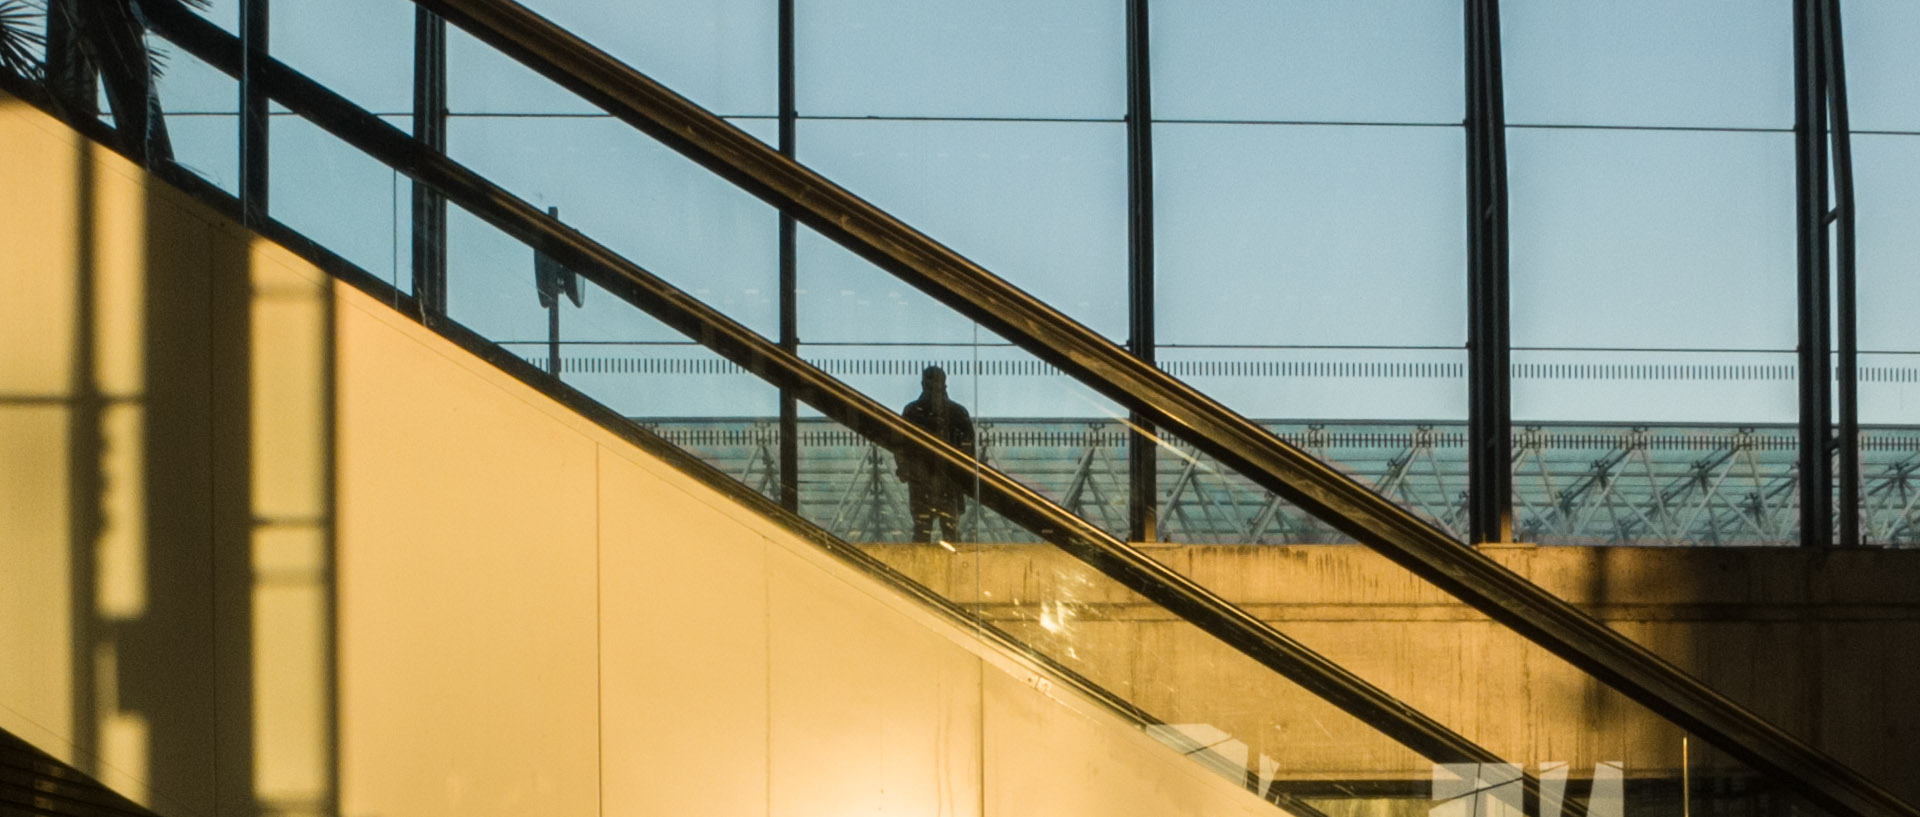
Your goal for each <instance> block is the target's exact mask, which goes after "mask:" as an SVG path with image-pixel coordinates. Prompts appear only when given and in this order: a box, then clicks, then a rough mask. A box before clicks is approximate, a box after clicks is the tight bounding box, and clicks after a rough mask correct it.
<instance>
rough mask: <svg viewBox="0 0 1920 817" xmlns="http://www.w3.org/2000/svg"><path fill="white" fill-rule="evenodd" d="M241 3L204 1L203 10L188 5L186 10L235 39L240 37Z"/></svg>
mask: <svg viewBox="0 0 1920 817" xmlns="http://www.w3.org/2000/svg"><path fill="white" fill-rule="evenodd" d="M241 2H243V0H206V2H204V3H202V5H204V6H205V8H195V7H194V6H192V5H190V4H189V5H188V6H187V8H191V9H193V10H194V12H195V13H197V14H199V15H200V16H202V17H205V18H207V19H209V20H212V21H213V22H215V23H218V24H219V25H220V27H221V28H223V29H226V31H227V33H228V34H232V35H234V36H236V37H237V36H239V35H240V4H241ZM269 22H271V21H269Z"/></svg>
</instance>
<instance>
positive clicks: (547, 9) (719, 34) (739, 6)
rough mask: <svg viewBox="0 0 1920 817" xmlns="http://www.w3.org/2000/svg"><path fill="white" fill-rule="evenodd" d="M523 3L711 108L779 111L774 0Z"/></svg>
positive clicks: (747, 112) (558, 0) (560, 0)
mask: <svg viewBox="0 0 1920 817" xmlns="http://www.w3.org/2000/svg"><path fill="white" fill-rule="evenodd" d="M524 5H526V6H527V7H528V8H530V9H533V10H534V11H536V12H539V13H540V15H541V16H543V17H546V18H547V19H549V20H552V21H554V22H555V23H558V24H560V25H561V26H562V27H564V28H566V29H567V30H568V31H572V32H574V33H575V34H577V35H579V36H581V37H585V38H587V39H588V40H590V41H591V42H592V43H593V45H594V47H596V48H599V49H601V50H603V51H606V52H607V53H609V54H612V55H613V56H614V57H616V58H618V59H619V60H620V61H621V62H624V63H626V64H628V65H631V66H633V67H634V68H636V69H639V71H640V72H641V73H644V74H646V75H647V76H650V77H652V78H654V79H655V80H658V81H660V82H661V83H662V84H665V85H666V86H667V87H669V88H672V89H673V90H674V91H675V92H676V93H678V94H680V95H681V96H684V97H686V98H688V99H691V100H693V101H694V102H697V103H699V104H700V105H702V106H704V107H705V108H707V109H708V110H710V111H714V112H716V113H720V114H724V115H728V116H739V115H758V116H773V115H775V114H777V113H778V112H779V102H778V99H777V98H776V95H777V93H778V90H779V78H778V76H777V73H776V72H777V71H778V64H777V59H778V55H779V43H778V42H777V40H776V37H777V36H778V34H777V28H778V24H779V17H778V16H777V14H778V6H777V5H776V4H775V2H774V0H699V2H687V0H629V2H621V3H607V2H602V0H532V2H527V3H525V4H524ZM454 75H455V76H461V74H459V73H458V72H456V73H455V74H454Z"/></svg>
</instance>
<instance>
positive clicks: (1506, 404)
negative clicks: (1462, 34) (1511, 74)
mask: <svg viewBox="0 0 1920 817" xmlns="http://www.w3.org/2000/svg"><path fill="white" fill-rule="evenodd" d="M1464 15H1465V18H1466V19H1465V24H1466V39H1467V45H1466V58H1467V86H1466V95H1467V119H1466V131H1467V133H1466V139H1467V222H1468V233H1467V236H1468V271H1467V274H1468V276H1469V282H1468V287H1467V290H1468V303H1467V310H1468V319H1467V323H1468V336H1467V354H1468V367H1467V371H1468V374H1467V391H1468V406H1469V408H1468V411H1469V415H1468V421H1467V434H1468V443H1467V449H1468V454H1467V458H1468V459H1467V471H1468V480H1467V482H1468V488H1467V496H1468V513H1467V528H1468V538H1469V541H1471V542H1474V543H1476V544H1478V543H1483V542H1506V541H1511V540H1512V538H1513V473H1512V457H1513V443H1512V439H1513V430H1512V403H1511V400H1510V398H1509V384H1508V378H1509V376H1510V374H1511V372H1510V369H1511V365H1510V363H1509V361H1510V359H1511V352H1510V351H1509V346H1510V344H1509V338H1508V335H1509V331H1508V324H1507V315H1508V282H1507V263H1506V260H1507V246H1506V230H1507V224H1506V209H1507V207H1506V168H1505V164H1506V150H1505V145H1506V134H1505V131H1506V121H1505V120H1506V116H1505V113H1504V108H1505V106H1504V105H1503V104H1502V100H1501V91H1500V82H1501V77H1500V42H1499V37H1500V33H1499V32H1500V28H1499V5H1498V3H1497V2H1496V0H1465V10H1464Z"/></svg>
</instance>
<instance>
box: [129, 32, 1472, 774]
mask: <svg viewBox="0 0 1920 817" xmlns="http://www.w3.org/2000/svg"><path fill="white" fill-rule="evenodd" d="M169 8H170V9H171V8H172V7H169ZM441 11H442V12H443V13H444V10H441ZM450 19H453V20H455V21H456V22H457V21H458V20H459V18H457V17H450ZM154 23H155V28H156V29H157V30H159V31H160V32H161V33H162V34H163V35H164V36H166V37H167V38H168V39H169V40H171V41H173V42H174V43H176V44H178V45H180V46H181V47H183V48H185V49H187V50H189V51H191V52H193V53H194V54H195V55H196V56H198V57H200V58H201V59H202V60H205V61H206V62H207V63H208V64H210V65H212V66H214V67H215V68H218V69H220V70H223V71H229V72H237V71H238V64H239V61H240V49H239V47H238V43H237V41H235V40H234V39H233V38H231V37H229V36H228V35H226V34H225V33H224V32H221V31H220V30H218V29H217V28H216V27H214V26H213V25H211V24H209V23H207V22H206V21H204V20H201V19H200V18H199V17H197V16H195V15H192V14H190V13H188V12H185V11H184V10H182V11H171V10H169V11H164V12H159V13H156V14H155V15H154ZM258 78H259V81H261V82H263V83H264V87H265V88H267V89H268V90H269V91H270V92H271V93H272V96H273V98H274V99H276V100H278V101H279V102H280V103H281V104H284V105H286V106H287V107H288V108H289V109H291V110H293V111H294V112H295V113H297V114H299V115H301V116H303V117H305V118H306V119H308V120H309V121H311V122H313V123H314V124H316V125H318V126H319V127H321V128H322V129H324V130H327V131H328V132H330V133H332V134H333V135H335V136H337V137H339V138H340V139H342V140H343V141H345V142H347V143H348V144H350V145H352V146H354V147H355V148H357V149H359V150H361V151H363V152H365V153H367V154H368V155H370V156H372V157H373V158H375V159H377V160H379V161H381V162H383V163H385V164H387V165H389V166H391V167H393V168H395V169H396V170H399V171H401V172H403V173H405V174H407V175H408V176H409V177H411V178H414V179H416V180H419V181H420V182H422V183H425V184H429V185H432V186H434V187H435V188H437V189H439V190H441V191H442V192H443V194H445V195H446V197H447V199H448V200H450V201H453V202H457V203H459V204H460V205H461V206H462V207H463V208H466V209H467V210H468V211H469V212H470V213H472V214H473V215H475V216H476V217H479V218H481V219H483V220H485V221H487V222H488V223H490V224H492V225H493V226H495V227H497V228H499V229H501V230H502V231H503V232H505V233H507V234H508V235H511V236H513V237H515V238H516V239H518V240H520V241H522V242H524V243H526V244H527V245H529V246H530V247H531V248H532V249H533V250H534V251H536V252H539V253H544V254H547V255H549V256H552V257H553V258H555V259H556V260H558V261H559V262H561V263H562V264H564V265H565V266H567V267H568V268H570V269H573V270H575V271H576V272H579V273H580V274H582V275H585V276H587V277H589V278H591V279H593V280H594V281H595V283H597V284H599V285H600V286H601V287H603V288H605V289H607V290H608V291H609V292H611V293H612V294H614V295H615V296H616V297H620V298H622V299H623V300H626V301H627V302H628V303H631V304H633V305H634V306H636V307H639V308H641V309H643V310H645V311H647V312H648V313H649V314H651V315H652V316H653V317H655V318H657V319H659V320H660V321H661V322H663V323H665V324H667V325H668V326H671V327H673V328H674V329H676V330H677V331H680V332H681V333H683V334H686V335H688V336H689V337H694V338H698V339H699V340H700V341H701V342H702V344H703V345H705V346H707V347H708V348H709V349H711V350H712V351H714V352H716V353H718V354H719V355H721V356H722V357H725V358H727V359H728V360H729V361H731V362H733V363H735V364H737V365H739V366H741V367H742V368H744V369H746V370H748V371H750V372H753V373H754V374H755V375H757V376H759V377H761V378H762V379H765V380H767V381H769V382H771V383H774V384H775V385H777V386H779V387H781V388H783V389H787V390H790V391H791V392H792V393H793V394H794V395H796V397H798V398H799V399H800V400H802V401H804V402H806V403H808V404H809V405H812V406H813V407H815V408H816V409H819V410H820V411H821V412H822V413H823V414H825V415H827V416H828V417H829V418H831V419H833V420H835V421H837V422H839V423H841V424H843V425H845V426H847V427H848V428H850V429H852V430H853V431H854V432H855V433H858V434H860V435H861V436H863V437H866V438H867V439H870V440H872V441H874V442H875V443H877V444H879V445H882V446H884V447H886V448H888V449H889V450H893V451H896V452H898V451H902V450H913V451H915V452H916V455H918V456H922V457H926V458H929V459H931V460H933V461H934V463H935V465H936V467H939V468H942V469H945V470H947V471H948V472H949V473H950V474H951V475H952V476H954V477H955V478H961V477H965V478H968V479H975V480H977V483H976V484H977V485H979V486H980V500H981V502H982V504H984V505H986V506H987V507H989V508H992V509H993V510H995V511H996V512H998V513H1000V514H1002V515H1004V516H1006V517H1008V518H1009V519H1011V520H1013V521H1014V522H1016V523H1018V524H1020V525H1022V526H1023V527H1026V528H1027V529H1029V530H1032V531H1034V532H1036V533H1039V534H1040V535H1041V536H1043V537H1045V538H1047V539H1048V541H1050V542H1052V543H1053V544H1055V545H1057V546H1059V547H1060V548H1062V549H1063V550H1065V551H1067V552H1068V553H1070V554H1072V555H1073V556H1074V557H1075V558H1077V559H1080V560H1081V561H1083V562H1085V563H1087V564H1088V565H1090V566H1092V567H1094V568H1095V569H1097V570H1099V571H1100V572H1102V573H1104V574H1106V575H1107V576H1109V577H1110V578H1112V579H1114V580H1115V581H1118V582H1120V583H1121V584H1122V585H1124V586H1126V587H1127V588H1129V589H1130V590H1133V591H1134V592H1137V593H1140V594H1141V595H1142V596H1144V597H1146V598H1148V599H1149V600H1151V601H1153V602H1155V603H1157V604H1159V605H1161V606H1162V607H1165V608H1166V609H1168V610H1169V611H1171V612H1173V613H1174V614H1176V615H1179V616H1180V617H1181V618H1183V619H1185V620H1186V621H1188V622H1190V623H1192V624H1194V625H1195V626H1196V627H1198V628H1200V629H1201V630H1203V631H1205V632H1207V633H1209V634H1211V635H1213V636H1215V637H1217V638H1220V639H1221V640H1222V641H1224V642H1226V643H1227V644H1229V645H1231V646H1233V647H1234V648H1235V649H1238V650H1239V651H1241V652H1242V653H1244V654H1246V655H1247V656H1248V657H1250V658H1252V659H1254V660H1255V661H1257V662H1259V663H1260V664H1262V665H1263V666H1265V667H1267V668H1268V669H1271V670H1273V671H1275V672H1277V673H1279V674H1281V675H1282V676H1284V677H1286V678H1288V679H1289V680H1291V681H1293V682H1294V683H1296V684H1299V685H1300V686H1301V687H1302V688H1304V689H1306V690H1307V691H1309V692H1311V693H1313V694H1314V695H1316V696H1319V697H1320V698H1322V699H1323V700H1326V701H1328V702H1329V703H1331V704H1333V705H1335V706H1337V707H1339V708H1341V709H1342V710H1344V711H1346V712H1348V713H1350V714H1352V715H1354V716H1355V717H1356V718H1359V719H1361V720H1362V721H1363V722H1366V723H1368V724H1370V725H1372V726H1373V727H1374V728H1376V729H1378V730H1380V731H1381V732H1382V733H1383V734H1385V735H1387V736H1388V737H1391V738H1393V739H1394V740H1396V741H1398V742H1400V743H1401V744H1402V745H1405V746H1407V747H1408V748H1410V749H1412V750H1413V751H1415V752H1418V753H1420V754H1421V755H1422V756H1425V757H1427V758H1429V759H1432V760H1434V761H1436V762H1482V763H1497V762H1501V761H1500V758H1499V757H1498V756H1497V755H1495V754H1493V753H1492V752H1490V751H1488V750H1486V749H1484V748H1481V747H1480V746H1478V745H1476V744H1474V743H1473V742H1471V741H1469V740H1467V739H1466V738H1464V737H1461V736H1460V735H1458V734H1456V733H1454V732H1452V731H1451V730H1449V729H1447V728H1446V727H1445V726H1443V725H1441V724H1440V723H1439V722H1437V721H1434V720H1432V719H1430V718H1428V717H1427V716H1425V715H1423V714H1421V713H1419V712H1417V711H1415V710H1413V709H1412V708H1411V707H1408V706H1407V705H1406V704H1404V703H1402V702H1400V701H1398V700H1396V699H1394V698H1393V697H1391V696H1389V695H1387V694H1386V693H1384V692H1382V691H1380V690H1378V689H1376V688H1374V687H1372V686H1371V685H1369V684H1367V682H1366V681H1364V680H1363V679H1361V678H1359V677H1358V676H1356V675H1353V674H1352V673H1350V672H1348V671H1347V670H1346V669H1344V668H1342V667H1340V666H1338V665H1336V664H1334V663H1332V662H1330V661H1328V660H1326V659H1325V658H1323V657H1321V656H1319V655H1318V654H1316V653H1314V652H1312V651H1311V650H1309V649H1307V648H1306V647H1304V646H1302V645H1301V644H1299V643H1298V642H1295V641H1293V640H1292V639H1289V638H1288V637H1286V636H1285V635H1283V634H1281V633H1280V632H1279V631H1277V630H1275V629H1274V628H1273V627H1272V626H1271V625H1268V624H1267V623H1265V622H1262V621H1260V620H1259V619H1257V618H1254V617H1253V616H1252V615H1250V614H1248V613H1246V612H1245V611H1243V610H1240V609H1239V608H1237V607H1235V606H1233V605H1232V604H1231V603H1229V602H1227V601H1225V600H1223V599H1221V598H1219V597H1218V596H1215V595H1213V594H1212V593H1211V592H1210V591H1208V590H1206V589H1205V588H1204V587H1201V586H1200V585H1198V584H1195V583H1194V582H1193V581H1191V580H1190V579H1187V578H1186V577H1184V576H1182V575H1180V574H1179V573H1177V572H1175V571H1173V570H1172V569H1170V568H1168V567H1166V566H1165V565H1162V564H1161V563H1159V562H1158V561H1155V560H1154V559H1152V558H1151V557H1148V556H1146V555H1145V554H1142V553H1141V552H1140V551H1138V550H1136V549H1134V548H1133V547H1131V546H1129V545H1127V544H1126V543H1123V542H1121V541H1119V540H1118V539H1115V538H1113V537H1112V536H1111V535H1109V534H1107V533H1105V532H1104V531H1102V530H1101V529H1100V528H1098V527H1097V526H1095V525H1093V524H1092V523H1090V522H1088V521H1086V520H1084V519H1082V518H1080V517H1078V516H1076V515H1074V514H1072V513H1069V512H1068V511H1066V510H1065V509H1063V508H1060V507H1059V506H1057V505H1055V504H1053V503H1051V502H1049V501H1047V500H1046V499H1045V498H1044V497H1041V496H1040V495H1039V494H1037V493H1035V492H1034V491H1033V490H1031V489H1030V488H1027V487H1026V486H1025V485H1023V484H1022V483H1020V482H1018V481H1016V480H1014V479H1012V478H1011V477H1008V476H1006V475H1005V474H1003V473H1001V472H999V471H997V470H994V469H991V468H982V467H980V466H979V465H978V464H977V463H975V461H974V460H973V459H972V458H970V457H969V456H967V455H966V454H965V453H963V452H961V451H960V450H959V449H957V448H954V447H953V446H951V445H949V444H947V443H945V442H943V441H942V440H941V439H940V438H939V437H937V436H934V435H933V434H930V433H928V432H927V431H925V430H923V429H921V428H919V427H918V426H915V425H913V424H912V423H909V422H907V421H906V420H904V419H903V418H901V417H900V415H898V414H896V413H894V412H893V411H891V410H890V409H888V408H887V407H885V406H882V405H880V404H878V403H876V402H874V401H873V400H872V399H871V398H869V397H867V396H866V395H865V394H863V393H861V392H860V391H858V390H856V389H853V388H852V387H849V386H847V385H845V384H843V383H841V382H839V381H838V380H835V379H834V378H833V377H832V376H830V375H828V374H826V373H825V372H823V371H821V370H820V369H818V368H816V367H814V366H813V365H811V364H808V363H806V362H805V361H803V360H800V359H799V358H798V357H796V356H794V355H792V354H790V353H788V352H786V351H785V350H783V349H781V348H780V345H779V344H777V343H774V342H771V341H768V340H767V339H766V338H764V337H762V336H761V335H759V334H758V333H756V332H754V331H752V330H751V329H748V328H747V327H745V326H742V325H740V324H739V323H737V322H735V321H733V320H732V319H731V318H729V317H727V316H726V315H724V314H722V313H720V312H718V311H717V310H714V309H713V308H711V307H709V306H707V305H706V304H704V303H702V302H700V301H698V300H697V299H695V298H693V297H691V296H689V295H688V294H686V293H685V292H683V291H681V290H679V289H678V288H676V287H674V286H673V285H671V284H669V283H667V282H666V281H664V280H662V279H660V278H659V277H657V276H655V275H654V274H653V273H651V272H649V271H647V270H646V269H644V268H642V267H640V266H638V265H636V264H634V263H633V262H631V261H628V260H627V259H625V258H622V257H620V256H619V255H617V254H615V253H613V252H612V251H610V250H608V249H606V248H605V247H603V246H601V245H599V244H598V243H596V242H594V241H592V240H591V239H588V238H586V237H585V236H583V235H581V234H579V233H578V232H576V231H574V230H572V229H571V228H569V227H567V226H565V225H563V224H561V223H560V222H559V221H557V220H555V219H554V218H552V217H551V216H549V215H548V214H546V213H544V212H542V211H541V210H539V209H538V208H536V207H534V206H532V205H531V204H528V203H527V202H525V201H523V200H521V199H519V198H517V197H515V196H514V195H513V194H512V193H510V192H508V191H506V190H504V189H502V188H500V187H498V186H497V185H494V184H493V183H491V182H489V181H487V180H486V179H484V178H482V177H480V176H479V175H478V174H475V173H474V172H473V171H471V170H469V169H467V168H466V167H464V166H462V165H460V164H458V163H456V162H454V161H453V160H451V159H450V158H448V157H447V156H446V155H445V154H444V153H443V152H439V151H435V150H432V149H430V148H428V147H426V146H425V145H423V144H422V143H421V142H420V141H419V140H416V139H414V138H412V137H410V136H408V135H407V134H405V133H402V132H401V131H399V130H398V129H396V128H394V127H393V126H391V125H389V124H387V123H386V122H384V121H382V120H380V119H379V118H378V117H375V116H373V115H372V114H370V113H368V112H366V111H364V110H362V109H360V108H359V107H357V106H355V105H354V104H353V103H352V102H350V101H348V100H346V99H344V98H342V97H340V96H339V95H337V94H334V93H333V92H332V91H330V90H327V89H326V88H324V87H323V86H320V85H318V84H317V83H314V82H313V81H312V80H310V79H308V78H306V77H305V76H303V75H301V74H299V73H298V72H296V71H293V70H292V69H290V68H288V67H286V66H285V65H284V64H281V63H279V62H277V61H274V60H270V59H269V60H265V61H263V64H262V65H261V66H260V72H259V74H258ZM716 121H717V120H716ZM733 132H734V133H738V134H739V135H741V136H745V134H744V133H739V132H738V131H733ZM748 138H751V137H748ZM772 155H775V156H777V155H779V154H777V153H772ZM271 226H273V227H274V228H275V230H276V231H280V230H284V228H279V227H278V226H277V225H271ZM306 243H308V244H310V242H306ZM341 263H342V264H344V262H341ZM347 266H350V265H347ZM353 277H355V278H356V279H360V280H359V281H358V283H359V284H360V285H362V286H366V285H367V282H366V281H365V279H366V278H368V277H369V276H365V275H364V274H359V275H355V276H353ZM441 323H442V325H441V326H438V327H436V328H437V329H438V330H439V331H441V332H442V333H444V334H450V335H454V336H468V337H470V338H477V336H472V335H471V333H469V332H465V330H463V329H461V328H460V327H458V325H457V324H454V323H453V322H452V321H443V322H441ZM456 339H458V338H456ZM478 342H479V343H481V344H486V341H484V339H479V340H478ZM486 345H491V344H486ZM487 357H488V358H489V359H490V360H492V361H493V362H495V363H496V364H500V365H505V366H508V367H509V368H510V369H512V370H525V369H528V368H530V367H528V365H527V364H526V363H525V362H524V361H520V360H518V359H517V358H514V357H513V356H512V355H510V354H508V353H506V352H504V351H502V350H498V349H495V350H494V351H493V352H491V353H489V354H488V355H487ZM546 385H547V386H548V387H549V388H551V389H566V387H565V386H564V384H561V383H559V382H557V381H554V382H551V383H548V384H546ZM573 394H575V395H577V393H573ZM591 403H592V401H591V399H590V398H586V397H584V396H577V400H576V401H575V405H576V407H581V408H583V410H586V411H587V413H588V414H589V415H590V416H593V417H595V419H601V420H618V422H619V423H620V424H622V425H625V426H631V425H632V424H631V423H630V422H627V421H626V420H625V418H618V417H617V415H613V414H612V412H611V411H609V410H607V409H605V408H604V407H592V406H591V405H590V404H591ZM632 430H633V431H639V430H638V429H637V428H636V429H632ZM651 439H654V440H655V441H657V438H651ZM658 444H659V445H662V446H668V447H670V445H669V444H667V443H664V442H659V443H658ZM692 459H693V458H692V457H691V456H690V455H687V454H684V453H681V454H679V455H678V456H677V457H676V460H679V461H685V460H692ZM706 470H708V471H711V468H710V467H709V468H707V469H706ZM722 479H725V478H724V477H722ZM728 481H729V482H731V480H728ZM736 485H737V483H736ZM734 493H735V495H736V496H740V495H743V494H744V495H749V496H748V501H750V502H752V503H753V504H755V505H757V506H760V507H762V508H764V509H766V510H773V509H774V508H772V507H768V505H769V504H770V503H769V501H768V500H767V499H766V498H755V497H752V496H750V495H751V492H750V491H736V492H734ZM778 515H779V516H782V517H787V516H791V514H788V513H786V512H785V511H784V510H782V511H781V513H780V514H778ZM794 519H797V517H794ZM802 524H803V525H804V526H805V527H806V528H808V529H811V530H813V531H815V532H817V533H818V534H819V535H820V536H825V534H824V532H819V531H818V529H817V528H814V527H813V526H811V525H806V524H805V523H802ZM827 538H831V537H827ZM839 548H840V549H846V546H845V545H844V544H841V545H840V546H839ZM947 604H948V605H949V606H950V605H951V602H947Z"/></svg>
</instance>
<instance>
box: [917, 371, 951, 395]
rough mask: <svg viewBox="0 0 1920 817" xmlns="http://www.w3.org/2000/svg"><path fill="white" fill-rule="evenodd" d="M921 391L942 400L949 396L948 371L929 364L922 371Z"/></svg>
mask: <svg viewBox="0 0 1920 817" xmlns="http://www.w3.org/2000/svg"><path fill="white" fill-rule="evenodd" d="M920 392H921V393H922V394H925V395H927V396H929V397H938V398H940V399H942V400H944V399H946V397H947V372H946V370H945V369H942V368H940V367H939V366H928V367H927V368H926V369H925V370H924V371H922V372H920Z"/></svg>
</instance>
